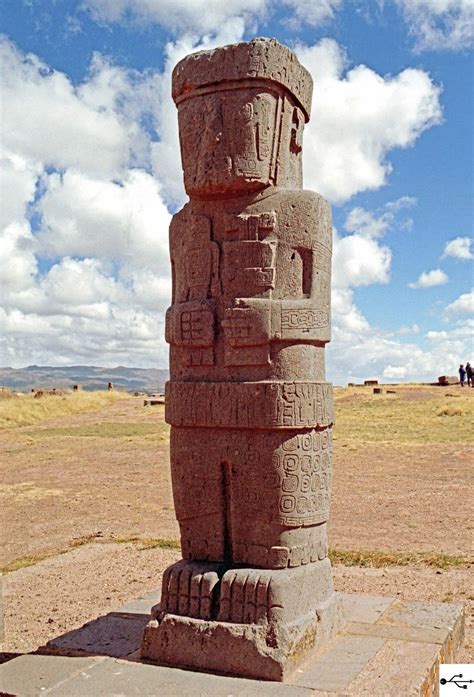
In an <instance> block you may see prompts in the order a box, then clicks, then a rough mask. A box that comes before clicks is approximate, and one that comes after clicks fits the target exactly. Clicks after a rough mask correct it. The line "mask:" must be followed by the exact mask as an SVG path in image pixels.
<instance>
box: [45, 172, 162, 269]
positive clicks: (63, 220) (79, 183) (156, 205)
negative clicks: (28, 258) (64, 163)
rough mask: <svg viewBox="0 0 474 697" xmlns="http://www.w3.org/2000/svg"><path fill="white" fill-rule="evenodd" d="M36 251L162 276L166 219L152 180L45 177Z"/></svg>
mask: <svg viewBox="0 0 474 697" xmlns="http://www.w3.org/2000/svg"><path fill="white" fill-rule="evenodd" d="M44 186H45V194H44V195H43V197H42V198H41V201H40V202H39V203H38V206H37V210H38V212H39V213H40V214H41V217H42V230H41V232H40V234H39V235H38V244H39V249H40V251H41V252H42V253H43V254H45V255H48V256H51V257H57V256H64V255H68V256H80V257H84V256H90V257H96V258H100V259H109V260H115V261H120V262H121V263H122V264H125V263H126V264H127V265H128V266H131V267H144V266H148V267H153V268H154V269H155V272H161V273H167V266H168V226H169V223H170V220H171V215H170V213H169V212H168V210H167V208H166V206H165V204H164V203H163V200H162V198H161V195H160V186H159V184H158V182H157V181H156V179H154V178H153V177H152V176H151V175H150V174H148V173H147V172H144V171H141V170H134V169H131V170H129V171H128V173H127V175H126V177H125V178H124V179H123V180H122V181H121V182H120V183H115V182H113V181H102V180H98V179H92V178H91V177H87V176H85V175H83V174H79V173H77V172H71V171H68V172H66V173H65V174H64V175H60V174H58V173H54V174H51V175H49V176H48V177H45V178H44Z"/></svg>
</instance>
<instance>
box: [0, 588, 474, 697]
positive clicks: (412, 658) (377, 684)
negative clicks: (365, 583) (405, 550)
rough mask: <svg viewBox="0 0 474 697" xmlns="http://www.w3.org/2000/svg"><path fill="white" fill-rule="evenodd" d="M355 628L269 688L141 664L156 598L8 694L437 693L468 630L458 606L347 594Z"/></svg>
mask: <svg viewBox="0 0 474 697" xmlns="http://www.w3.org/2000/svg"><path fill="white" fill-rule="evenodd" d="M341 597H342V600H343V603H344V608H345V613H346V619H347V625H346V627H345V628H344V631H342V632H341V633H340V634H339V635H338V636H337V637H336V638H335V639H334V640H333V641H332V642H331V643H330V644H328V645H327V646H326V647H325V648H324V650H322V651H320V652H319V653H317V654H316V655H314V656H312V657H311V659H309V660H308V661H307V663H306V664H305V665H304V666H303V667H302V668H301V669H299V670H297V671H296V673H294V674H293V675H292V677H291V679H290V680H289V682H287V683H285V684H282V683H276V682H263V681H258V680H246V679H242V678H231V677H225V676H219V675H210V674H207V673H196V672H192V671H185V670H180V669H177V668H167V667H162V666H155V665H149V664H146V663H143V662H140V657H139V646H140V641H141V637H142V634H143V629H144V627H145V625H146V623H147V621H148V619H149V613H150V610H151V607H152V606H153V605H154V604H155V603H156V602H157V601H158V600H159V593H149V594H147V595H145V596H143V597H142V598H139V599H138V600H135V601H132V602H130V603H127V604H126V605H124V606H123V607H121V608H119V609H118V610H117V611H116V612H112V613H109V614H108V615H105V616H103V617H99V618H97V619H96V620H94V621H92V622H89V623H87V624H85V625H84V626H83V627H81V628H79V629H77V630H74V631H72V632H68V633H67V634H64V635H62V636H60V637H57V638H56V639H53V640H52V641H50V642H49V643H48V644H47V645H46V646H45V647H43V648H42V649H40V650H39V651H38V652H36V653H34V654H25V655H22V656H18V657H16V658H13V659H11V660H10V661H8V662H6V663H4V664H3V665H2V666H1V667H0V694H1V695H5V696H7V695H15V696H18V697H30V696H31V697H32V696H35V697H36V696H37V695H57V696H60V697H76V696H79V695H82V696H83V697H112V696H114V697H118V696H120V697H129V696H130V697H131V696H132V695H140V696H141V697H155V696H156V697H254V696H255V697H257V696H258V697H262V695H264V696H265V697H266V695H268V696H269V697H270V696H273V695H276V696H280V695H281V697H309V696H310V695H312V696H313V697H325V696H326V697H351V696H352V695H354V696H356V695H366V696H367V697H382V696H383V697H392V696H393V697H400V696H401V695H403V697H410V696H411V695H420V697H421V696H422V697H429V696H431V695H437V694H438V665H439V663H440V662H442V663H452V662H454V659H455V652H456V650H457V648H458V647H459V646H460V644H461V642H462V639H463V634H464V610H463V606H462V605H461V604H458V603H428V602H422V601H418V602H406V601H401V600H397V599H394V598H387V597H382V596H370V595H351V594H341Z"/></svg>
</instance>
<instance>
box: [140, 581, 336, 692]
mask: <svg viewBox="0 0 474 697" xmlns="http://www.w3.org/2000/svg"><path fill="white" fill-rule="evenodd" d="M343 624H344V619H343V612H342V601H341V598H340V597H339V596H338V595H337V594H335V593H334V594H332V596H331V598H330V600H329V601H327V602H326V603H325V604H323V605H321V606H320V607H318V608H317V609H316V610H315V611H313V612H311V613H309V614H308V615H306V616H305V617H304V618H301V617H300V618H299V619H298V620H296V621H293V622H287V623H285V624H280V625H279V626H278V628H277V629H275V627H274V626H273V627H272V626H271V625H269V624H267V623H262V624H240V623H236V622H220V621H208V620H200V619H195V618H192V617H183V616H179V615H173V614H165V615H164V616H163V618H162V619H161V621H159V620H156V619H153V620H151V621H150V622H149V623H148V625H147V627H146V629H145V634H144V637H143V641H142V646H141V658H142V659H147V660H149V661H153V662H154V663H158V664H159V665H166V666H175V667H181V668H188V669H193V670H199V671H208V672H212V673H219V674H224V675H233V676H238V677H246V678H259V679H261V680H274V681H283V680H286V679H287V678H288V677H289V676H290V675H291V674H292V673H293V672H294V671H295V669H296V668H297V667H298V665H300V663H301V662H302V661H303V660H304V659H305V658H307V656H308V655H309V654H310V653H311V652H312V651H314V650H315V649H317V648H318V647H320V646H322V645H324V644H326V643H327V642H328V641H329V640H330V639H331V638H332V637H333V636H335V634H336V633H337V632H338V631H339V630H340V629H341V628H342V626H343Z"/></svg>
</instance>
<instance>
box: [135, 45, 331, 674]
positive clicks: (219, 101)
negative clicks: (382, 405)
mask: <svg viewBox="0 0 474 697" xmlns="http://www.w3.org/2000/svg"><path fill="white" fill-rule="evenodd" d="M311 95H312V80H311V76H310V74H309V73H308V71H307V70H306V69H305V68H304V67H303V66H301V65H300V63H299V62H298V60H297V59H296V57H295V55H294V54H293V53H292V52H291V51H290V50H289V49H288V48H286V47H285V46H282V45H281V44H279V43H278V42H277V41H275V40H273V39H272V40H268V39H255V40H253V41H251V42H249V43H241V44H236V45H231V46H226V47H224V48H219V49H216V50H214V51H204V52H200V53H196V54H193V55H190V56H188V57H186V58H185V59H184V60H182V61H181V62H180V63H179V64H178V65H177V66H176V68H175V70H174V73H173V98H174V100H175V102H176V105H177V107H178V118H179V129H180V142H181V155H182V161H183V169H184V182H185V187H186V191H187V193H188V195H189V197H190V199H191V200H190V202H189V203H187V204H186V205H185V206H184V208H183V209H182V210H181V211H180V212H179V213H177V214H176V215H175V216H174V217H173V220H172V222H171V227H170V250H171V266H172V281H173V296H172V305H171V307H170V308H169V310H168V312H167V316H166V339H167V341H168V342H169V344H170V377H171V379H170V381H169V382H168V384H167V387H166V419H167V421H168V423H169V424H171V471H172V481H173V495H174V502H175V509H176V515H177V518H178V521H179V525H180V531H181V549H182V555H183V560H182V561H180V562H178V563H177V564H174V565H172V566H171V567H169V568H168V569H167V570H166V571H165V574H164V577H163V585H162V600H161V603H160V605H158V606H156V607H155V608H154V611H153V619H152V621H151V622H150V623H149V625H148V627H147V629H146V631H145V636H144V639H143V643H142V656H143V657H144V658H147V659H150V660H154V661H157V662H159V663H164V664H169V665H177V666H185V667H191V668H197V669H199V670H209V671H218V672H224V673H228V674H235V675H242V676H252V677H259V678H267V679H273V680H282V679H284V678H285V676H287V675H288V674H289V673H290V672H292V671H293V670H294V669H295V667H296V666H297V665H298V664H299V662H300V661H301V660H302V659H303V658H304V657H305V655H306V654H307V652H308V651H309V650H311V649H313V648H314V647H315V646H317V645H319V644H320V643H322V642H324V641H326V640H327V639H328V638H329V637H330V636H331V635H332V634H333V633H334V632H335V631H336V629H337V628H338V624H339V601H338V599H337V596H336V595H335V593H334V590H333V581H332V572H331V564H330V561H329V559H328V547H327V534H326V522H327V520H328V516H329V505H330V490H331V474H332V430H331V427H332V423H333V401H332V386H331V384H329V383H328V382H326V380H325V361H324V347H325V344H326V343H327V342H328V341H329V340H330V272H331V240H332V228H331V213H330V208H329V205H328V204H327V202H326V201H325V200H324V199H323V198H322V197H321V196H319V195H318V194H316V193H313V192H310V191H302V190H301V187H302V136H303V128H304V125H305V122H307V121H308V119H309V115H310V107H311Z"/></svg>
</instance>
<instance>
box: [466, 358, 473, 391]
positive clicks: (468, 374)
mask: <svg viewBox="0 0 474 697" xmlns="http://www.w3.org/2000/svg"><path fill="white" fill-rule="evenodd" d="M466 378H467V386H468V387H474V382H473V381H472V368H471V364H470V363H469V361H468V362H467V363H466Z"/></svg>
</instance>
